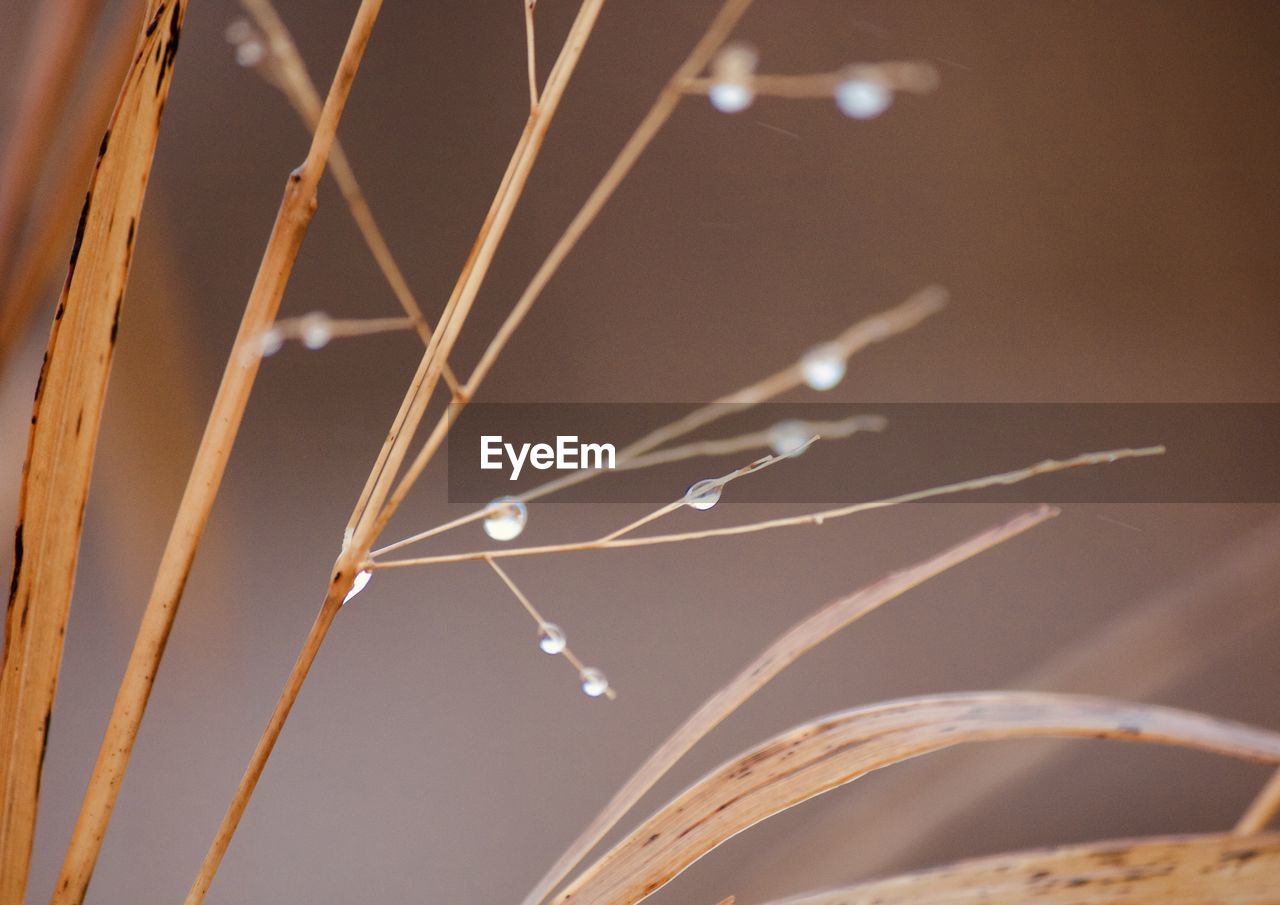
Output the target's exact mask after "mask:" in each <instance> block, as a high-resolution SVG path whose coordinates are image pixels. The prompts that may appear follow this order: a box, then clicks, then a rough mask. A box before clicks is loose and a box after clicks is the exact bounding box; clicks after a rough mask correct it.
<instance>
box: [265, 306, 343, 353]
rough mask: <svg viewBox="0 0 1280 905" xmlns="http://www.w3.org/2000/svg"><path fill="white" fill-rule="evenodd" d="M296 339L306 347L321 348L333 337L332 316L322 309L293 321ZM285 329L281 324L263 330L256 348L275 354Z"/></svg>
mask: <svg viewBox="0 0 1280 905" xmlns="http://www.w3.org/2000/svg"><path fill="white" fill-rule="evenodd" d="M293 328H294V330H295V331H296V335H297V337H298V339H299V340H300V341H301V342H302V344H303V345H304V346H306V347H307V348H308V349H323V348H324V347H325V346H327V345H329V340H331V339H333V318H331V317H329V315H327V314H325V313H324V312H323V311H312V312H311V313H310V314H304V315H303V316H302V317H300V318H298V319H297V321H295V322H294V324H293ZM286 336H287V331H286V329H285V326H284V325H283V324H276V325H274V326H272V327H270V328H269V329H267V330H264V331H263V333H262V336H261V337H259V339H258V350H259V351H260V352H261V353H262V354H263V355H264V356H267V355H275V354H276V353H277V352H279V351H280V349H281V348H283V347H284V341H285V338H286Z"/></svg>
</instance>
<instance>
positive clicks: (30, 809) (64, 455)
mask: <svg viewBox="0 0 1280 905" xmlns="http://www.w3.org/2000/svg"><path fill="white" fill-rule="evenodd" d="M149 12H150V15H149V17H148V19H147V22H148V24H147V27H146V31H145V34H144V35H143V38H142V40H141V42H140V44H139V46H138V49H137V55H136V57H135V58H134V62H133V65H132V66H131V67H130V70H129V73H128V76H127V78H126V80H125V84H124V87H123V89H122V90H121V94H120V98H119V100H118V101H117V103H116V108H115V113H114V114H113V115H112V118H111V123H110V128H109V129H108V131H107V133H106V135H105V136H103V139H102V145H101V148H100V150H99V155H98V162H97V165H96V167H95V168H94V174H93V179H92V181H91V183H90V186H89V192H88V195H87V196H86V197H85V203H84V209H83V212H82V213H81V215H80V226H79V229H78V232H77V236H76V242H75V246H74V247H73V249H72V252H71V263H70V265H69V268H68V272H67V280H66V283H65V285H64V286H63V290H62V297H61V298H60V299H59V302H58V310H57V313H56V314H55V316H54V324H53V330H52V332H51V334H50V337H49V349H48V351H47V353H46V354H45V361H44V364H43V366H42V367H41V373H40V382H39V383H38V384H37V387H36V399H35V406H34V409H33V412H32V416H31V436H30V440H29V442H28V447H27V461H26V467H25V470H24V476H23V486H22V497H21V502H20V506H19V515H18V518H19V521H18V528H17V532H16V539H15V542H14V546H15V555H14V572H13V580H12V583H11V586H10V592H9V606H8V614H7V617H6V631H5V646H4V653H3V673H2V674H0V745H3V746H4V756H3V757H0V902H2V903H5V905H16V903H20V902H21V901H22V897H23V891H24V888H25V886H26V878H27V869H28V866H29V862H30V857H31V844H32V839H33V836H34V832H35V823H36V809H37V804H38V795H39V786H40V769H41V765H42V762H43V759H44V745H45V742H46V740H47V737H48V731H49V719H50V715H51V713H52V708H53V701H54V696H55V694H56V691H57V684H58V668H59V665H60V662H61V659H62V639H63V635H64V633H65V629H66V621H67V613H68V609H69V607H70V604H71V590H72V585H73V582H74V578H75V569H76V559H77V555H78V552H79V545H80V529H81V524H82V519H83V515H84V507H85V503H86V502H87V499H88V494H89V480H90V476H91V471H92V466H93V454H94V449H95V447H96V444H97V438H98V425H99V422H100V420H101V415H102V403H103V399H104V397H105V394H106V389H107V378H108V376H109V374H110V369H111V359H112V352H113V350H114V346H115V341H116V332H117V328H118V325H119V317H120V308H121V305H122V303H123V301H124V290H125V285H126V283H127V281H128V276H129V265H130V262H131V260H132V256H133V240H134V232H135V227H136V224H137V219H138V215H139V213H140V212H141V209H142V200H143V195H144V194H145V192H146V187H147V179H148V176H149V174H150V171H151V161H152V156H153V154H154V152H155V145H156V136H157V133H158V131H159V126H160V115H161V112H162V111H163V109H164V102H165V98H166V97H167V95H168V87H169V80H170V77H171V76H172V73H173V61H174V56H175V54H176V53H177V49H178V36H179V33H180V30H181V26H182V13H183V4H182V3H175V4H174V5H172V6H166V5H163V4H161V5H160V6H159V7H158V8H157V9H155V10H151V11H149Z"/></svg>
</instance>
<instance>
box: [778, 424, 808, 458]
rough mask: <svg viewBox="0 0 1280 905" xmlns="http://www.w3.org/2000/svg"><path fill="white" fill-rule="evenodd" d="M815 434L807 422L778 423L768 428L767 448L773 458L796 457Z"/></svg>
mask: <svg viewBox="0 0 1280 905" xmlns="http://www.w3.org/2000/svg"><path fill="white" fill-rule="evenodd" d="M815 433H816V431H815V430H814V429H813V425H811V424H809V422H807V421H797V420H791V421H779V422H778V423H777V424H775V425H774V426H773V427H771V428H769V447H770V448H771V449H772V450H773V454H774V455H775V456H797V455H799V454H800V453H802V452H804V449H805V446H806V445H807V444H808V442H809V441H810V440H812V439H813V436H814V434H815Z"/></svg>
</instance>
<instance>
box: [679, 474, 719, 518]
mask: <svg viewBox="0 0 1280 905" xmlns="http://www.w3.org/2000/svg"><path fill="white" fill-rule="evenodd" d="M723 489H724V485H723V484H721V483H720V482H719V481H717V480H714V479H712V478H708V479H707V480H705V481H697V482H696V483H693V484H690V485H689V489H688V490H686V491H685V492H684V502H685V505H686V506H689V507H691V508H693V509H697V510H698V511H699V512H706V511H707V510H708V509H710V508H711V507H712V506H714V505H715V504H716V503H718V502H720V493H721V491H722V490H723Z"/></svg>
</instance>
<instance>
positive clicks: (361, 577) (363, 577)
mask: <svg viewBox="0 0 1280 905" xmlns="http://www.w3.org/2000/svg"><path fill="white" fill-rule="evenodd" d="M372 577H373V573H372V572H370V571H369V570H368V569H365V570H364V571H362V572H357V573H356V577H355V579H354V580H353V581H352V582H351V590H350V591H347V596H346V597H343V598H342V602H343V603H346V602H347V601H348V600H350V599H351V598H352V597H354V596H356V595H357V594H359V593H360V592H361V591H363V590H364V588H365V585H367V584H368V583H369V579H370V578H372Z"/></svg>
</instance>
